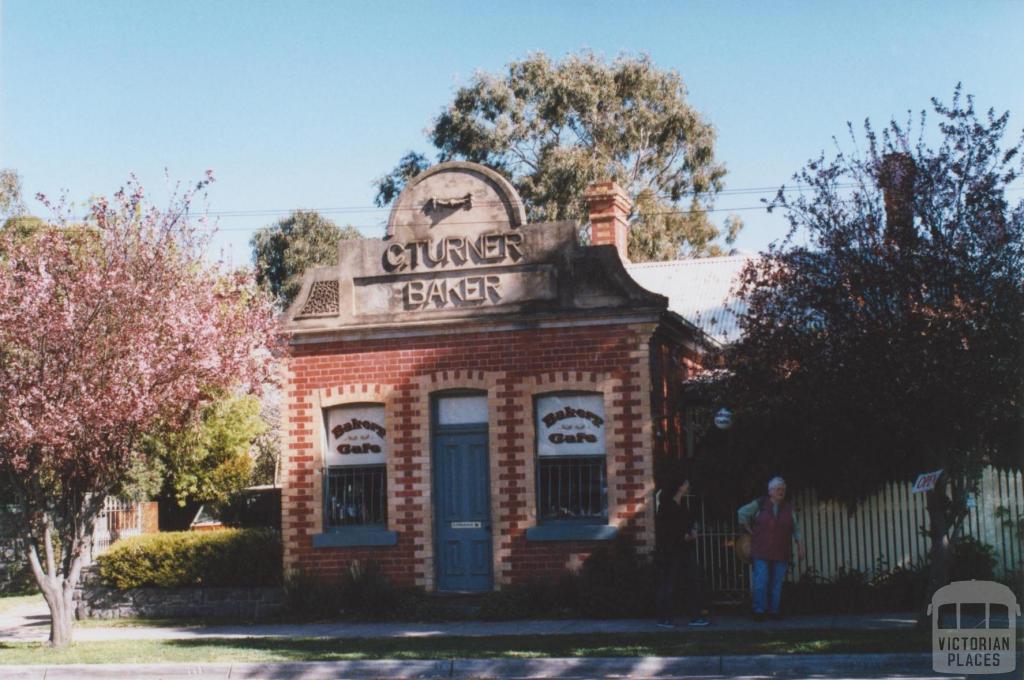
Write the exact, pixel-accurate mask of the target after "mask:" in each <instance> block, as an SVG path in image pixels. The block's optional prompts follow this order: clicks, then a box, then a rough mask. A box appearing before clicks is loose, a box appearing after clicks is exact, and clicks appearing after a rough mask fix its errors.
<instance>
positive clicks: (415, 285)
mask: <svg viewBox="0 0 1024 680" xmlns="http://www.w3.org/2000/svg"><path fill="white" fill-rule="evenodd" d="M587 200H588V202H589V204H590V218H591V224H592V240H593V244H594V245H590V246H581V245H580V244H579V240H578V237H577V230H576V225H575V224H574V223H571V222H556V223H543V224H527V223H526V220H525V212H524V210H523V206H522V202H521V201H520V199H519V197H518V195H517V194H516V192H515V190H514V189H513V188H512V186H511V185H510V184H509V183H508V182H507V181H506V180H505V179H504V178H503V177H501V176H500V175H498V174H496V173H494V172H493V171H491V170H489V169H487V168H484V167H482V166H478V165H474V164H469V163H446V164H443V165H439V166H436V167H434V168H431V169H430V170H428V171H426V172H424V173H422V174H421V175H419V176H418V177H417V178H416V179H415V180H413V181H412V182H411V183H410V185H409V186H408V187H407V188H406V189H405V191H404V192H403V193H402V195H401V196H400V197H399V199H398V200H397V201H396V203H395V205H394V208H393V209H392V212H391V216H390V219H389V222H388V226H387V234H386V236H385V238H384V239H383V240H370V239H364V240H355V241H342V242H341V243H339V264H338V266H336V267H329V268H318V269H315V270H313V271H310V272H307V273H306V276H305V281H304V283H303V287H302V291H301V292H300V294H299V295H298V297H297V298H296V301H295V303H294V304H293V305H292V307H291V308H290V309H289V311H288V313H287V315H286V329H287V332H288V334H289V337H290V343H291V356H290V358H289V360H288V362H287V367H286V375H285V395H286V400H285V423H286V434H285V442H284V454H283V472H284V475H283V496H282V514H283V517H282V530H283V534H284V544H285V566H286V568H288V569H300V570H302V571H304V572H307V573H313V574H321V575H332V574H337V573H339V572H341V571H342V570H344V569H345V568H346V567H347V565H348V564H349V563H350V562H351V561H352V560H356V559H358V560H361V561H364V562H365V561H369V560H372V561H375V562H377V563H378V564H380V565H381V567H382V568H383V570H384V571H385V573H387V574H388V575H389V576H390V577H391V578H392V580H393V581H395V582H397V583H399V584H403V585H418V586H422V587H424V588H425V589H427V590H431V591H435V590H436V591H483V590H491V589H494V588H500V587H501V585H502V584H506V583H513V582H520V581H524V580H529V579H532V578H538V577H543V576H545V575H553V574H555V573H557V572H559V571H560V570H562V569H563V568H565V567H567V566H568V567H572V566H574V565H578V564H579V563H580V562H581V561H582V559H584V558H585V557H586V555H587V554H589V552H590V551H592V550H593V549H594V547H595V546H596V545H599V544H600V542H601V541H607V540H609V539H611V538H613V537H614V536H616V535H617V534H624V535H625V536H627V537H628V538H629V539H631V540H632V541H633V542H634V543H635V544H636V545H637V547H638V548H639V549H641V550H649V549H651V548H652V547H653V539H654V536H653V491H654V488H655V480H656V477H657V476H658V474H659V470H661V469H663V467H664V466H665V465H666V464H667V461H671V460H675V459H678V458H679V457H681V456H682V455H683V442H684V433H683V417H682V416H683V414H682V413H681V410H680V403H681V399H680V394H679V392H680V389H681V383H682V381H683V380H684V379H685V378H686V377H687V375H688V371H690V370H692V369H693V368H694V367H696V366H697V365H698V364H699V363H700V360H701V356H702V355H703V353H704V351H705V350H706V349H707V347H708V346H709V344H714V340H713V339H712V338H711V337H710V336H709V335H708V334H706V333H704V332H702V331H701V330H700V329H698V328H697V327H696V326H695V325H693V324H692V323H690V322H688V321H686V320H685V319H683V318H682V317H681V316H679V315H678V314H676V313H674V312H672V311H670V309H669V302H668V298H666V297H665V296H662V295H659V294H657V293H653V292H651V291H650V290H647V289H645V288H643V287H641V286H640V285H638V284H637V283H636V281H634V279H633V278H632V277H631V276H630V275H629V273H628V272H627V269H626V267H625V266H624V265H626V264H628V261H627V260H626V258H625V254H626V247H625V244H626V236H627V231H626V230H627V228H628V223H627V216H628V214H629V210H630V204H629V200H628V197H627V196H626V195H625V193H624V192H623V191H622V190H621V189H620V188H619V187H617V186H616V185H614V184H611V183H607V184H601V185H595V186H594V187H592V188H591V190H590V191H589V192H588V194H587ZM666 271H667V270H666ZM646 276H647V277H648V278H651V277H652V276H653V277H654V278H655V279H657V278H658V274H657V272H655V273H653V274H652V272H651V271H646Z"/></svg>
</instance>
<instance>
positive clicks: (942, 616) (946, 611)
mask: <svg viewBox="0 0 1024 680" xmlns="http://www.w3.org/2000/svg"><path fill="white" fill-rule="evenodd" d="M937 617H938V618H937V619H936V621H937V623H938V627H939V628H943V629H949V630H952V629H955V628H956V603H950V604H943V605H939V613H938V614H937Z"/></svg>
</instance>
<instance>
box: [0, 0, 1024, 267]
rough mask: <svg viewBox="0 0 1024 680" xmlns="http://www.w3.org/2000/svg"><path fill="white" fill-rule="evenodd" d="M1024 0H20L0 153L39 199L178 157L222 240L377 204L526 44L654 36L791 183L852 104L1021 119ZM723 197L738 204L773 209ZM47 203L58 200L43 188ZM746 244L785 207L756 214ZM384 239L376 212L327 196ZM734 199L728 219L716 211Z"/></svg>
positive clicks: (772, 232) (759, 237)
mask: <svg viewBox="0 0 1024 680" xmlns="http://www.w3.org/2000/svg"><path fill="white" fill-rule="evenodd" d="M1022 26H1024V2H1021V1H1017V2H1007V1H1003V2H996V1H994V0H993V1H988V2H965V1H956V2H953V1H939V0H934V1H928V2H924V1H920V2H892V1H885V2H871V1H864V0H861V1H858V2H853V1H850V2H840V1H834V2H786V3H783V2H757V3H755V2H710V1H708V2H636V3H624V2H602V1H599V0H589V1H580V2H551V1H546V2H504V3H497V2H484V1H481V0H476V1H475V2H456V1H448V2H403V3H376V2H375V3H370V2H359V3H356V2H348V3H346V2H294V1H293V2H284V1H281V2H255V1H252V2H240V1H236V2H226V1H218V2H186V1H183V0H176V1H174V2H156V1H155V0H150V1H142V0H136V1H134V2H129V1H122V2H113V1H110V2H99V1H82V2H72V1H71V0H66V1H65V2H48V1H40V0H4V1H3V10H2V27H0V40H2V44H0V69H2V70H0V77H2V80H0V94H2V107H0V116H2V118H0V129H2V136H0V167H12V168H15V169H17V170H18V171H19V172H20V173H21V175H22V177H23V180H24V185H25V190H26V193H27V194H28V195H32V194H34V193H35V192H37V191H42V192H45V193H49V194H55V193H58V192H59V191H60V190H61V189H66V190H67V191H68V192H69V193H70V195H71V196H72V197H73V198H75V199H79V200H84V199H86V198H87V197H88V196H90V195H93V194H109V193H111V192H112V191H114V190H115V189H116V188H117V187H118V186H120V184H121V183H122V182H123V181H124V179H125V178H126V177H127V176H128V174H129V173H131V172H134V173H136V174H137V175H138V176H139V177H140V178H141V179H142V181H143V183H144V184H145V185H146V186H147V187H148V188H150V189H151V190H155V191H153V192H152V193H154V194H157V195H159V194H160V192H161V190H162V187H163V186H164V168H167V170H168V172H169V174H170V176H171V177H172V178H177V179H183V180H190V181H191V180H194V179H197V178H199V177H200V176H201V175H202V173H203V172H204V171H205V169H207V168H212V169H213V170H214V172H215V174H216V177H217V179H218V181H217V183H216V184H214V185H213V187H212V189H211V192H210V201H209V205H210V209H211V210H213V211H222V212H229V211H264V212H263V214H257V215H234V216H224V217H221V218H220V220H219V226H220V229H221V232H220V234H219V236H218V238H217V240H216V248H217V249H218V250H223V252H224V253H225V254H226V255H227V256H228V257H229V258H230V259H231V260H232V261H234V262H235V263H243V262H246V261H247V260H248V258H249V249H248V245H247V242H248V238H249V235H250V234H251V230H252V229H255V228H257V227H259V226H262V225H264V224H268V223H270V222H272V221H273V220H274V219H275V215H274V214H270V211H278V212H279V213H280V214H281V215H283V214H286V213H287V211H288V210H289V209H290V208H296V207H305V208H319V209H325V208H328V209H329V208H353V207H368V206H371V205H372V199H373V188H372V182H373V180H374V178H375V177H378V176H379V175H381V174H383V173H385V172H386V171H387V170H389V169H390V168H391V167H392V166H393V165H394V163H395V161H396V160H397V159H398V158H399V157H400V156H401V155H402V154H403V153H404V152H405V151H406V150H409V149H420V150H424V151H426V150H429V148H430V147H429V145H428V144H427V141H426V139H425V137H424V134H423V131H424V129H425V128H426V127H427V126H428V124H429V123H430V121H431V120H432V118H433V117H434V116H436V115H437V114H438V112H439V111H440V110H441V108H442V107H443V106H444V105H445V104H446V103H447V102H448V100H449V99H450V97H451V95H452V93H453V91H454V90H455V88H456V87H457V86H459V85H460V84H463V83H465V82H466V81H467V79H468V78H469V77H470V76H471V75H472V73H473V72H474V71H475V70H477V69H484V70H489V71H495V70H499V69H501V68H502V67H503V66H504V65H505V64H506V63H508V62H509V61H511V60H514V59H517V58H520V57H522V56H524V55H526V54H527V53H528V52H531V51H537V50H541V51H544V52H547V53H548V54H549V55H552V56H553V57H562V56H564V55H565V54H567V53H569V52H573V51H577V50H580V49H583V48H589V49H592V50H594V51H595V52H597V53H599V54H603V55H605V56H606V57H608V58H613V57H615V56H617V55H618V54H619V53H621V52H623V51H627V52H634V53H635V52H638V51H643V52H647V53H648V54H650V55H651V57H652V58H653V60H654V61H655V63H656V64H657V65H658V66H660V67H665V68H674V69H676V70H678V71H679V72H680V73H681V74H682V76H683V78H684V79H685V81H686V82H687V85H688V87H689V96H690V100H691V102H692V103H693V104H694V105H695V106H696V107H697V109H698V110H700V111H701V112H702V113H703V114H704V115H705V116H706V117H707V119H708V120H709V121H711V122H712V123H713V124H714V126H715V127H716V128H717V130H718V156H719V158H720V159H721V160H722V161H724V162H725V163H726V165H727V167H728V169H729V175H728V177H727V179H726V181H727V188H729V189H741V188H748V187H766V186H778V185H779V184H781V183H783V182H786V181H787V180H788V179H789V177H790V176H791V175H792V173H793V172H794V171H796V170H797V169H798V168H799V167H800V166H801V165H802V164H803V163H804V162H805V161H806V160H807V159H809V158H810V157H812V156H815V155H817V153H818V152H820V151H821V150H823V149H829V148H831V147H832V142H831V139H832V136H833V135H844V134H845V124H846V121H848V120H849V121H855V122H856V121H862V120H863V119H864V118H865V117H871V118H872V119H873V120H876V121H878V122H884V121H885V120H887V119H888V118H889V117H890V116H892V115H896V116H898V117H900V118H904V117H905V115H906V111H907V110H908V109H914V110H919V109H921V108H922V107H925V106H927V104H928V99H929V97H931V96H935V95H938V96H940V97H944V98H946V99H948V98H949V95H950V93H951V92H952V90H953V87H954V85H955V84H956V82H957V81H963V83H964V86H965V88H966V90H967V91H968V92H972V93H974V94H975V95H976V96H977V100H978V103H979V104H980V105H982V106H984V107H988V106H994V107H996V108H997V109H999V110H1005V109H1009V110H1010V111H1011V112H1012V114H1013V119H1012V127H1013V128H1014V130H1016V131H1019V130H1020V129H1021V128H1022V127H1024V48H1022V47H1021V44H1022V43H1021V27H1022ZM757 199H758V197H757V196H753V195H725V196H722V197H721V198H720V199H719V201H718V207H720V208H746V207H748V206H756V205H758V200H757ZM30 208H32V209H33V210H34V211H35V212H37V213H41V212H42V208H41V207H40V206H39V205H38V204H36V203H35V202H34V201H30ZM738 214H740V215H741V216H742V217H743V219H744V221H745V223H746V225H747V226H746V229H745V230H744V233H743V234H742V236H741V238H740V242H739V244H738V245H739V246H740V247H741V248H743V249H745V250H757V249H760V248H763V247H764V246H765V245H767V243H768V242H769V241H771V240H773V239H775V238H778V237H779V236H780V235H782V233H783V232H784V225H783V223H782V222H781V218H780V217H779V216H777V215H773V216H768V215H765V214H764V213H763V211H755V210H742V211H739V213H738ZM328 215H329V216H330V217H331V218H332V219H334V220H336V221H338V222H339V223H346V222H347V223H351V224H354V225H356V226H357V227H359V228H360V229H361V231H362V232H363V233H364V234H365V235H367V236H378V235H380V233H381V230H380V227H379V224H380V223H381V222H382V221H383V220H384V219H385V218H386V213H385V212H383V211H380V210H363V211H351V212H341V211H336V212H328ZM716 217H724V214H722V213H718V214H717V215H716Z"/></svg>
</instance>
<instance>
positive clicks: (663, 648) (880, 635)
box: [0, 630, 930, 664]
mask: <svg viewBox="0 0 1024 680" xmlns="http://www.w3.org/2000/svg"><path fill="white" fill-rule="evenodd" d="M929 649H930V633H929V632H928V631H918V630H902V631H899V634H894V633H893V631H891V630H829V631H821V630H744V631H724V630H723V631H715V630H701V631H691V630H687V631H685V632H683V631H680V632H664V633H660V632H659V633H625V634H594V633H588V634H584V635H537V636H523V635H506V636H494V637H454V636H453V637H417V638H373V639H358V640H352V639H349V640H329V639H322V638H242V639H225V638H211V639H202V640H124V641H120V640H119V641H109V642H83V643H76V644H73V645H72V646H70V647H68V648H66V649H58V650H54V649H50V648H49V647H47V646H46V645H45V644H42V643H0V664H69V663H121V664H130V663H160V662H166V663H173V662H190V663H203V662H206V663H209V662H215V661H231V662H256V663H259V662H283V661H354V660H364V659H452V658H460V659H474V658H545V657H639V656H708V655H710V656H716V655H722V654H840V653H845V654H858V653H886V652H927V651H929Z"/></svg>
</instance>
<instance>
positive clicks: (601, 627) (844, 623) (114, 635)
mask: <svg viewBox="0 0 1024 680" xmlns="http://www.w3.org/2000/svg"><path fill="white" fill-rule="evenodd" d="M914 625H915V619H914V615H913V614H912V613H907V612H903V613H892V614H865V615H835V616H793V617H789V618H786V619H784V620H782V621H773V622H768V623H757V622H755V621H752V620H751V619H750V618H749V617H746V616H735V615H725V616H715V617H713V624H712V627H711V628H710V630H751V629H764V628H767V627H772V628H791V629H803V630H808V629H810V630H829V629H836V630H840V629H841V630H881V629H892V630H906V629H910V628H913V627H914ZM49 626H50V617H49V613H48V611H47V609H46V605H45V604H32V605H26V606H22V607H19V608H17V609H11V610H9V611H7V612H4V613H0V640H3V641H11V642H14V641H18V642H31V641H45V640H46V639H47V637H48V636H49V632H50V628H49ZM676 630H680V631H685V630H688V629H687V627H686V626H685V625H680V626H679V628H677V629H676ZM703 630H708V629H703ZM654 632H664V630H663V629H661V628H658V627H657V626H656V625H655V623H654V621H651V620H648V619H601V620H594V619H558V620H537V621H446V622H438V623H344V622H332V623H259V624H239V625H227V626H221V625H212V626H134V625H120V626H110V627H105V626H99V625H97V622H95V621H91V622H89V624H88V626H76V627H75V633H74V639H75V641H76V642H95V641H99V640H190V639H200V638H214V637H216V638H247V637H259V638H332V639H358V638H382V637H383V638H403V637H410V638H411V637H449V636H462V635H465V636H473V637H486V636H495V635H572V634H588V633H654Z"/></svg>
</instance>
